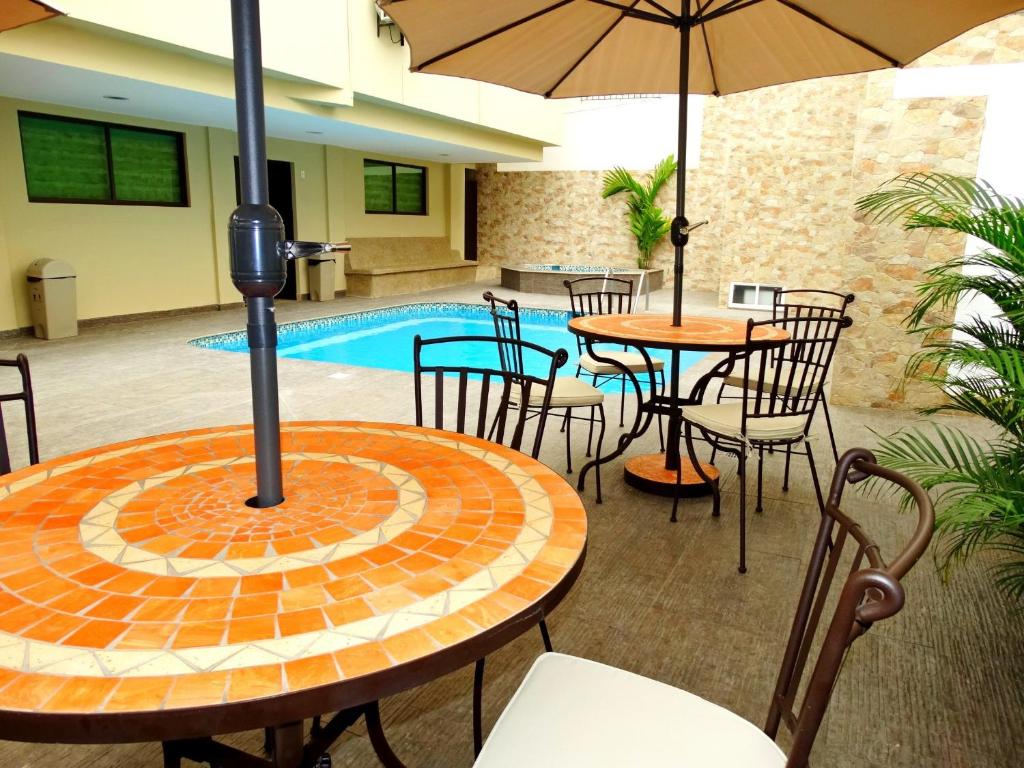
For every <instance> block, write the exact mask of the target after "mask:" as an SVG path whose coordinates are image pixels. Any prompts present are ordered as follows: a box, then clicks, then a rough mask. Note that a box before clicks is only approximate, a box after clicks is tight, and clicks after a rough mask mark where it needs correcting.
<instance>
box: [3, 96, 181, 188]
mask: <svg viewBox="0 0 1024 768" xmlns="http://www.w3.org/2000/svg"><path fill="white" fill-rule="evenodd" d="M18 122H19V126H20V129H21V151H22V156H23V158H24V161H25V182H26V185H27V187H28V199H29V200H30V201H31V202H43V203H119V204H124V205H178V206H184V205H188V189H187V186H186V181H185V137H184V135H183V134H181V133H174V132H171V131H158V130H153V129H150V128H136V127H132V126H127V125H116V124H113V123H101V122H96V121H92V120H78V119H75V118H67V117H57V116H54V115H40V114H36V113H31V112H19V113H18Z"/></svg>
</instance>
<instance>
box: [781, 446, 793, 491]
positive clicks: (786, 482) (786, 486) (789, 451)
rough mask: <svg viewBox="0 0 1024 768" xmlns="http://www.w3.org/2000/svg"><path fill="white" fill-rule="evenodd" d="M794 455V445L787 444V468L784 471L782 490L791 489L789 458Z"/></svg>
mask: <svg viewBox="0 0 1024 768" xmlns="http://www.w3.org/2000/svg"><path fill="white" fill-rule="evenodd" d="M792 455H793V446H792V445H787V446H786V470H785V471H784V472H783V473H782V490H784V491H788V490H789V460H790V457H792Z"/></svg>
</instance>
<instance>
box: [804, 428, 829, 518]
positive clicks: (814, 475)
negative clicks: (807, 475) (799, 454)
mask: <svg viewBox="0 0 1024 768" xmlns="http://www.w3.org/2000/svg"><path fill="white" fill-rule="evenodd" d="M804 448H805V449H806V450H807V464H808V465H809V466H810V468H811V480H812V481H814V495H815V496H817V497H818V511H820V512H821V514H825V498H824V497H823V496H822V495H821V483H820V482H818V470H817V468H816V467H815V466H814V452H813V451H811V443H810V441H808V440H804Z"/></svg>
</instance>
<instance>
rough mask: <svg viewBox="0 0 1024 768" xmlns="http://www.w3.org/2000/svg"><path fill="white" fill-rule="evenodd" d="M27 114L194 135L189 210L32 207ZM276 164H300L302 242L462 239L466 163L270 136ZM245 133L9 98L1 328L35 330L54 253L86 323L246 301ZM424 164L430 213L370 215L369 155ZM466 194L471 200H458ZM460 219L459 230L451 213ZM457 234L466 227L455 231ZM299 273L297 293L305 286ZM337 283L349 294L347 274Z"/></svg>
mask: <svg viewBox="0 0 1024 768" xmlns="http://www.w3.org/2000/svg"><path fill="white" fill-rule="evenodd" d="M18 109H24V110H31V111H37V112H43V113H47V114H57V115H68V116H73V117H84V118H91V119H97V120H109V121H111V122H120V123H125V124H128V125H140V126H148V127H154V128H163V129H167V130H175V131H181V132H183V133H185V142H186V152H187V158H188V178H189V194H190V199H191V205H190V206H189V207H187V208H167V207H158V206H127V205H126V206H117V205H88V204H87V205H82V204H63V203H29V202H28V197H27V192H26V189H25V174H24V167H23V164H22V155H21V142H20V138H19V135H18V118H17V111H18ZM267 151H268V157H269V158H270V159H272V160H285V161H288V162H291V163H293V164H294V177H293V178H294V190H295V236H296V237H297V238H298V239H304V240H316V241H340V240H345V239H346V238H350V237H439V238H449V237H456V236H457V237H458V238H459V239H461V228H462V224H461V216H462V207H461V204H460V205H459V206H458V207H457V208H455V209H453V208H452V205H451V201H452V200H453V199H455V197H456V196H458V194H460V193H459V191H458V189H455V191H454V192H453V187H459V188H461V185H462V170H461V169H462V168H464V167H465V166H457V168H458V169H459V170H457V172H456V173H455V174H454V175H452V174H450V172H449V167H448V166H447V165H444V164H441V163H424V162H422V161H416V160H412V159H409V158H403V157H395V156H389V155H382V154H379V153H365V152H362V151H356V150H350V149H344V148H340V147H333V146H323V145H319V144H309V143H302V142H293V141H285V140H281V139H270V140H269V141H268V150H267ZM236 152H237V140H236V137H235V134H234V133H233V132H231V131H226V130H222V129H218V128H204V127H196V126H187V125H179V124H173V123H162V122H158V121H152V120H143V119H137V118H125V117H123V116H119V115H110V114H106V113H100V112H89V111H85V110H78V109H68V108H63V107H57V106H53V105H49V104H38V103H33V102H16V101H13V100H9V99H0V167H2V168H3V169H4V173H2V174H0V331H3V330H9V329H12V328H24V327H27V326H29V325H30V324H31V323H30V320H29V310H28V301H27V288H26V283H25V277H24V275H25V269H26V267H27V266H28V264H29V262H31V261H33V260H34V259H37V258H40V257H43V256H50V257H56V258H60V259H64V260H66V261H68V262H70V263H71V264H72V265H73V266H74V267H75V269H76V270H77V272H78V284H77V286H78V312H79V318H80V319H89V318H96V317H110V316H115V315H123V314H134V313H142V312H154V311H162V310H171V309H181V308H188V307H196V306H207V305H212V304H231V303H235V302H238V301H239V300H240V296H239V295H238V293H237V291H236V290H235V288H234V286H233V285H232V284H231V275H230V267H229V254H228V244H227V224H228V218H229V216H230V214H231V211H232V210H234V208H235V183H234V155H235V154H236ZM364 157H370V158H373V159H379V160H394V161H398V162H410V163H414V164H417V165H426V166H427V168H428V170H427V178H428V202H427V210H428V215H427V216H391V215H380V214H369V215H368V214H366V213H365V211H364V206H363V173H362V167H363V158H364ZM459 199H461V198H459ZM454 211H457V214H458V222H457V223H456V224H453V222H452V213H453V212H454ZM456 230H457V231H456ZM306 286H307V280H306V267H305V265H304V264H300V266H299V291H300V293H304V292H306V291H307V287H306ZM336 288H337V289H339V290H343V289H344V288H345V278H344V273H343V272H342V271H341V269H340V268H339V269H338V270H337V278H336Z"/></svg>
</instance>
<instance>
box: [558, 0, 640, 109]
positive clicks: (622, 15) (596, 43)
mask: <svg viewBox="0 0 1024 768" xmlns="http://www.w3.org/2000/svg"><path fill="white" fill-rule="evenodd" d="M639 2H640V0H633V3H632V4H631V5H630V6H629V9H630V10H632V9H633V8H634V7H635V6H636V5H637V4H638V3H639ZM624 18H626V12H625V9H624V10H623V12H622V13H620V14H619V17H618V18H617V19H615V21H613V22H612V23H611V26H609V27H608V29H606V30H605V31H604V32H602V33H601V36H600V37H598V38H597V40H595V41H594V42H593V43H592V44H591V46H590V47H589V48H587V50H586V51H585V52H584V53H583V55H582V56H580V57H579V58H578V59H576V63H575V64H573V65H572V66H571V67H569V68H568V69H567V70H566V71H565V73H564V74H563V75H562V76H561V77H560V78H558V81H557V82H556V83H555V84H554V85H552V86H551V88H549V89H548V90H547V91H546V92H545V93H544V98H545V99H550V98H551V94H552V93H554V92H555V91H556V90H558V86H560V85H561V84H562V83H564V82H565V80H566V78H568V77H569V75H571V74H572V73H573V72H575V71H576V69H577V67H579V65H580V64H582V63H583V62H584V61H585V60H586V58H587V57H588V56H589V55H590V54H592V53H593V52H594V49H595V48H597V46H599V45H600V44H601V43H603V42H604V39H605V38H606V37H608V35H610V34H611V33H612V30H614V29H615V28H616V27H617V26H619V24H620V23H621V22H622V20H623V19H624Z"/></svg>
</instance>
